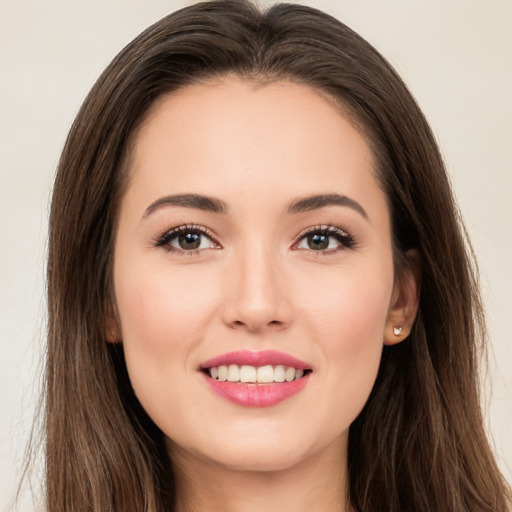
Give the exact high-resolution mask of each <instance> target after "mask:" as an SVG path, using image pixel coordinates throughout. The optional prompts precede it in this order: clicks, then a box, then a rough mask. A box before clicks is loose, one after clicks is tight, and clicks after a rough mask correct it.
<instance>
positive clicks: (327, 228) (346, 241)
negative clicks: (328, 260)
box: [292, 224, 357, 254]
mask: <svg viewBox="0 0 512 512" xmlns="http://www.w3.org/2000/svg"><path fill="white" fill-rule="evenodd" d="M317 233H319V234H323V235H327V236H332V237H334V238H336V239H337V240H338V242H339V243H340V247H337V248H333V249H324V250H318V251H315V250H313V249H299V248H298V247H297V245H298V244H299V243H300V242H301V241H302V240H303V239H304V238H305V237H307V236H308V235H312V234H317ZM356 245H357V244H356V240H355V239H354V237H353V236H352V235H351V234H350V233H349V232H348V231H347V230H345V229H343V228H341V227H338V226H333V225H331V224H319V225H316V226H311V227H309V228H306V229H304V230H303V231H301V232H300V233H299V235H297V237H296V238H295V240H294V242H293V244H292V249H293V250H304V251H309V252H311V253H315V254H331V253H334V252H338V251H340V250H344V249H353V248H354V247H355V246H356Z"/></svg>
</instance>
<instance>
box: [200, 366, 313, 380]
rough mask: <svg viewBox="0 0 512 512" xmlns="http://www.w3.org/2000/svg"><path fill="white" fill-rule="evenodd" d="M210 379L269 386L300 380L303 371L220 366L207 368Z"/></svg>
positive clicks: (266, 367) (277, 367) (269, 367)
mask: <svg viewBox="0 0 512 512" xmlns="http://www.w3.org/2000/svg"><path fill="white" fill-rule="evenodd" d="M209 372H210V377H211V378H212V379H215V380H219V381H222V382H225V381H228V382H247V383H251V382H257V383H259V384H269V383H271V382H285V381H286V382H291V381H293V380H297V379H300V378H301V377H302V376H303V375H304V370H301V369H298V370H296V369H295V368H293V367H291V366H284V365H282V364H278V365H277V366H271V365H265V366H259V367H255V366H249V365H242V366H238V365H237V364H230V365H229V366H227V365H220V366H214V367H212V368H209Z"/></svg>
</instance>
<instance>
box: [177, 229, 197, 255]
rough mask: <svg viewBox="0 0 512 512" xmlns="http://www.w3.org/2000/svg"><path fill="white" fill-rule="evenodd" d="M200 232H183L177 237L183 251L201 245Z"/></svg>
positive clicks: (191, 249)
mask: <svg viewBox="0 0 512 512" xmlns="http://www.w3.org/2000/svg"><path fill="white" fill-rule="evenodd" d="M202 236H203V235H201V233H185V234H183V235H179V236H178V237H177V238H178V239H177V241H178V246H179V248H180V249H183V250H184V251H193V250H194V249H199V247H200V246H201V237H202Z"/></svg>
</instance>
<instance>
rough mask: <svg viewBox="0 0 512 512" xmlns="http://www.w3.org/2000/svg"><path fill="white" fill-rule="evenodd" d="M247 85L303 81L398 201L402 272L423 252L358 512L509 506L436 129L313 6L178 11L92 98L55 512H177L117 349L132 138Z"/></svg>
mask: <svg viewBox="0 0 512 512" xmlns="http://www.w3.org/2000/svg"><path fill="white" fill-rule="evenodd" d="M228 74H236V75H238V76H240V77H241V78H243V79H245V80H250V81H251V82H253V83H255V84H265V83H267V82H269V81H275V80H287V81H292V82H297V83H301V84H305V85H307V86H310V87H312V88H314V89H315V90H317V91H321V92H322V93H325V94H326V95H327V96H328V97H330V98H333V100H334V101H335V102H336V103H337V104H339V105H341V106H342V108H343V109H344V112H348V115H349V119H350V120H351V121H352V122H353V123H354V124H355V126H357V128H358V129H359V130H360V131H361V132H362V133H363V134H364V136H365V137H366V139H367V141H368V143H369V145H370V147H371V149H372V151H373V154H374V156H375V161H376V168H377V172H378V176H379V179H380V181H381V184H382V187H383V189H384V191H385V192H386V195H387V197H388V201H389V206H390V212H391V218H392V226H393V243H394V247H395V263H396V264H397V265H399V267H400V268H402V267H403V266H404V262H405V259H404V258H405V257H404V255H405V253H406V251H407V250H409V249H411V248H415V249H416V250H417V251H418V252H419V254H420V257H421V266H422V290H421V298H420V309H419V313H418V318H417V320H416V322H415V324H414V327H413V330H412V333H411V335H410V337H409V338H408V340H406V341H405V342H402V343H400V344H398V345H396V346H393V347H385V348H384V351H383V357H382V362H381V366H380V370H379V374H378V377H377V381H376V383H375V386H374V389H373V391H372V393H371V395H370V398H369V399H368V402H367V404H366V405H365V407H364V409H363V411H362V412H361V414H360V415H359V416H358V418H357V419H356V420H355V422H354V423H353V425H352V426H351V429H350V435H349V457H348V474H349V481H348V486H349V497H350V501H351V504H352V506H353V508H354V509H355V510H358V511H363V510H364V511H365V512H372V511H375V512H377V511H381V510H387V511H389V512H406V511H407V512H409V511H411V510H415V511H417V512H421V511H424V512H427V511H428V512H431V511H432V510H451V511H454V512H462V511H472V512H473V511H482V512H484V511H486V512H491V511H493V512H496V511H498V512H504V511H505V510H506V509H507V503H508V499H509V491H508V488H507V485H506V483H505V481H504V479H503V477H502V476H501V474H500V472H499V470H498V468H497V466H496V463H495V461H494V458H493V455H492V452H491V450H490V448H489V445H488V442H487V439H486V436H485V432H484V428H483V420H482V415H481V410H480V403H479V395H478V381H477V363H478V354H479V348H480V347H481V345H482V344H483V341H484V339H485V326H484V321H483V314H482V307H481V303H480V298H479V293H478V287H477V277H476V272H475V266H474V263H473V262H474V260H473V256H472V253H471V250H470V248H469V247H468V246H467V243H466V241H465V234H464V231H463V228H462V227H461V226H462V223H461V219H460V215H459V213H458V210H457V208H456V205H455V201H454V199H453V196H452V192H451V188H450V184H449V181H448V178H447V176H446V172H445V169H444V165H443V162H442V158H441V156H440V153H439V150H438V148H437V145H436V142H435V139H434V136H433V135H432V133H431V131H430V128H429V126H428V124H427V122H426V120H425V118H424V116H423V115H422V113H421V111H420V109H419V108H418V106H417V105H416V102H415V101H414V99H413V97H412V95H411V94H410V93H409V92H408V90H407V88H406V86H405V85H404V84H403V82H402V81H401V79H400V78H399V77H398V75H397V74H396V72H395V71H394V70H393V69H392V68H391V66H390V65H389V64H388V63H387V62H386V61H385V60H384V58H383V57H382V56H381V55H380V54H379V53H378V52H377V51H376V50H375V49H374V48H373V47H372V46H370V45H369V44H368V43H367V42H366V41H364V40H363V39H362V38H361V37H360V36H359V35H357V34H356V33H355V32H353V31H352V30H351V29H349V28H348V27H346V26H345V25H343V24H342V23H340V22H339V21H337V20H335V19H334V18H332V17H330V16H329V15H327V14H325V13H322V12H320V11H317V10H315V9H312V8H309V7H304V6H300V5H287V4H277V5H275V6H273V7H271V8H270V9H269V10H267V11H265V12H261V11H260V10H258V9H257V8H256V7H255V6H254V5H252V4H251V3H249V2H247V1H244V0H214V1H210V2H204V3H198V4H196V5H193V6H191V7H188V8H185V9H182V10H180V11H177V12H175V13H173V14H171V15H169V16H167V17H165V18H163V19H162V20H160V21H159V22H157V23H155V24H154V25H153V26H151V27H150V28H148V29H147V30H146V31H144V32H143V33H142V34H141V35H140V36H138V37H137V38H136V39H135V40H134V41H133V42H131V43H130V44H129V45H128V46H126V48H125V49H123V50H122V51H121V53H119V55H118V56H117V57H116V58H115V59H114V60H113V61H112V63H111V64H110V65H109V66H108V67H107V69H106V70H105V71H104V72H103V74H102V75H101V76H100V78H99V79H98V81H97V82H96V84H95V85H94V87H93V89H92V90H91V92H90V94H89V95H88V97H87V98H86V100H85V102H84V104H83V106H82V108H81V109H80V111H79V113H78V115H77V118H76V120H75V122H74V124H73V126H72V128H71V131H70V133H69V136H68V139H67V142H66V144H65V147H64V150H63V153H62V156H61V160H60V163H59V167H58V172H57V177H56V182H55V187H54V192H53V201H52V208H51V216H50V242H49V261H48V307H49V327H48V358H47V373H46V416H45V429H46V489H47V507H48V510H58V511H62V512H65V511H72V510H73V511H77V510H102V511H103V510H109V511H122V510H127V509H130V510H141V511H143V510H145V511H152V512H153V511H154V512H159V511H162V512H163V511H164V510H173V507H174V502H175V496H174V488H173V481H172V472H171V470H170V463H169V461H168V459H167V454H166V451H165V447H164V441H163V434H162V432H161V431H160V430H159V429H158V428H157V427H156V426H155V425H154V424H153V422H152V421H151V419H150V418H149V417H148V416H147V415H146V413H145V412H144V410H143V409H142V407H141V406H140V404H139V403H138V401H137V399H136V397H135V395H134V393H133V390H132V388H131V385H130V381H129V378H128V375H127V371H126V365H125V361H124V355H123V350H122V345H115V344H109V343H107V342H106V340H105V318H106V315H107V311H108V308H109V307H111V306H109V304H110V305H112V304H113V302H112V298H113V291H112V290H113V287H112V265H113V247H114V237H115V230H116V223H117V217H118V210H119V204H120V201H121V199H122V197H123V193H124V191H125V189H126V187H127V186H128V183H129V167H130V166H129V161H130V150H131V148H132V147H133V140H134V137H135V134H136V133H137V130H138V128H139V127H140V126H141V123H143V121H144V119H145V116H146V115H147V113H148V112H149V109H150V108H151V106H152V105H153V104H154V103H155V101H156V100H157V99H158V98H160V97H161V96H162V95H165V94H169V93H172V92H173V91H176V90H178V89H180V88H182V87H186V86H187V85H191V84H194V83H202V82H204V81H209V80H212V79H216V78H219V77H224V76H226V75H228Z"/></svg>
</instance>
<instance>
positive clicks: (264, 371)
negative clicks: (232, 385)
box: [256, 365, 274, 382]
mask: <svg viewBox="0 0 512 512" xmlns="http://www.w3.org/2000/svg"><path fill="white" fill-rule="evenodd" d="M256 380H257V381H258V382H274V368H272V366H270V365H268V366H260V367H259V368H258V371H257V372H256Z"/></svg>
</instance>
